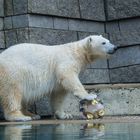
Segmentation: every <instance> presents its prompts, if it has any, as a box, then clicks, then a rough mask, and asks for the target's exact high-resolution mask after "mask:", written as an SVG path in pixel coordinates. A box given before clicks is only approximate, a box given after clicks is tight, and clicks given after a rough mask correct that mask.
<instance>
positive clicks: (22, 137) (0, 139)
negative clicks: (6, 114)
mask: <svg viewBox="0 0 140 140" xmlns="http://www.w3.org/2000/svg"><path fill="white" fill-rule="evenodd" d="M103 135H104V125H103V124H52V125H51V124H48V125H30V124H24V125H6V126H0V140H26V139H28V140H46V139H47V140H66V139H67V140H71V139H86V138H87V139H93V138H98V137H101V136H103Z"/></svg>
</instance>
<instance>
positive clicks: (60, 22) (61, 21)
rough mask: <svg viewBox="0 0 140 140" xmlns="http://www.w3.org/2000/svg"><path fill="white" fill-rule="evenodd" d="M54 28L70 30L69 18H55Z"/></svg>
mask: <svg viewBox="0 0 140 140" xmlns="http://www.w3.org/2000/svg"><path fill="white" fill-rule="evenodd" d="M54 29H62V30H63V29H64V30H68V29H69V27H68V19H67V18H54Z"/></svg>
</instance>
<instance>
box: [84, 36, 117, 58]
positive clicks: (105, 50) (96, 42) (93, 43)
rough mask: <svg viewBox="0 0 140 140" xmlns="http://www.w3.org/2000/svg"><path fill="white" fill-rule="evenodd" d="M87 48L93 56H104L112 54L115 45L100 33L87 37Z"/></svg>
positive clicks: (115, 47)
mask: <svg viewBox="0 0 140 140" xmlns="http://www.w3.org/2000/svg"><path fill="white" fill-rule="evenodd" d="M87 48H88V51H89V53H90V54H91V55H94V56H95V57H106V56H107V55H111V54H113V53H114V52H115V51H116V49H117V46H115V45H113V44H111V43H110V41H109V40H108V39H106V38H104V37H102V35H93V36H89V37H87Z"/></svg>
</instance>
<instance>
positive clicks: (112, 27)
mask: <svg viewBox="0 0 140 140" xmlns="http://www.w3.org/2000/svg"><path fill="white" fill-rule="evenodd" d="M119 31H120V28H119V22H118V21H112V22H106V32H107V33H114V32H119Z"/></svg>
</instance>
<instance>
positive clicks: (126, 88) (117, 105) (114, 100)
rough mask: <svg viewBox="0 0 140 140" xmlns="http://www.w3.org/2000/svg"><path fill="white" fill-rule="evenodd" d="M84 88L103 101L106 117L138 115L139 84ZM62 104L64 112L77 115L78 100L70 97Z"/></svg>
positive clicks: (139, 105)
mask: <svg viewBox="0 0 140 140" xmlns="http://www.w3.org/2000/svg"><path fill="white" fill-rule="evenodd" d="M85 88H86V89H87V90H88V92H89V93H93V94H97V95H98V97H99V98H100V99H101V100H102V101H103V103H104V106H105V114H106V115H139V114H140V84H137V83H136V84H135V83H134V84H113V85H112V84H103V85H101V84H99V85H85ZM63 104H64V107H65V110H66V111H68V112H71V113H72V114H74V115H76V114H78V110H77V109H78V100H76V99H75V98H74V97H73V96H72V95H68V96H67V98H65V101H64V102H63Z"/></svg>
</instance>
